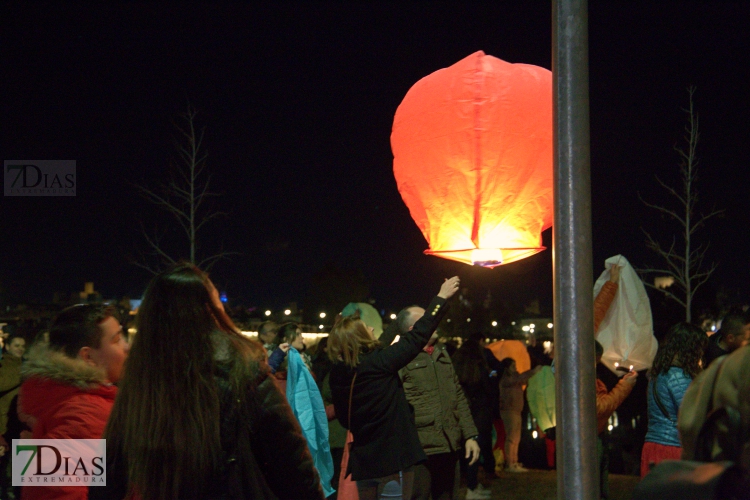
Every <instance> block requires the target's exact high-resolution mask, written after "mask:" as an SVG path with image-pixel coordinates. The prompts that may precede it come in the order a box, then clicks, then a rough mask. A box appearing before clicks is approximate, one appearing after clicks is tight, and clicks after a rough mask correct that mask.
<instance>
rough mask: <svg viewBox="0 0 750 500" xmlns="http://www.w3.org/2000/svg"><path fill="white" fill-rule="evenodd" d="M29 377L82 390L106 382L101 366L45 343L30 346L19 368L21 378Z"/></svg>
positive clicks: (105, 375)
mask: <svg viewBox="0 0 750 500" xmlns="http://www.w3.org/2000/svg"><path fill="white" fill-rule="evenodd" d="M31 377H40V378H46V379H50V380H54V381H56V382H60V383H62V384H65V385H72V386H74V387H77V388H79V389H84V390H85V389H93V388H96V387H97V386H100V385H102V384H106V383H107V374H106V372H105V371H104V370H103V369H102V368H99V367H96V366H91V365H89V364H88V363H86V362H85V361H84V360H82V359H78V358H70V357H68V356H66V355H65V354H63V353H62V352H59V351H54V350H52V349H50V348H48V347H47V346H45V345H36V346H34V347H32V348H31V350H30V351H29V356H28V360H27V361H26V362H25V363H24V365H23V367H22V368H21V378H22V380H28V379H29V378H31Z"/></svg>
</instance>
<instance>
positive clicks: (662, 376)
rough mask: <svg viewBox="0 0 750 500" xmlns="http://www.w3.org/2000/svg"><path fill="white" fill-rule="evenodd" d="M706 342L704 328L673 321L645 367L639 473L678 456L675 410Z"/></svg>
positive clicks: (645, 472) (678, 437)
mask: <svg viewBox="0 0 750 500" xmlns="http://www.w3.org/2000/svg"><path fill="white" fill-rule="evenodd" d="M707 344H708V336H707V335H706V333H705V332H704V331H702V330H701V329H700V328H698V327H697V326H695V325H691V324H690V323H677V324H676V325H674V326H673V327H672V328H670V330H669V332H668V333H667V336H666V337H665V338H664V340H663V341H662V342H661V343H660V344H659V349H658V350H657V351H656V357H655V358H654V363H653V364H652V365H651V370H649V384H648V400H647V401H648V431H646V441H645V443H644V444H643V451H642V453H641V477H643V476H645V475H646V474H648V471H649V470H651V467H653V466H654V465H656V464H658V463H659V462H661V461H662V460H667V459H675V460H679V459H680V454H681V452H682V447H681V445H680V435H679V433H678V431H677V413H678V411H679V409H680V405H681V404H682V398H683V396H684V395H685V391H687V388H688V386H689V385H690V382H692V381H693V379H694V378H695V377H696V376H697V375H698V374H699V373H700V371H701V369H702V367H701V357H702V356H703V351H704V350H705V348H706V345H707Z"/></svg>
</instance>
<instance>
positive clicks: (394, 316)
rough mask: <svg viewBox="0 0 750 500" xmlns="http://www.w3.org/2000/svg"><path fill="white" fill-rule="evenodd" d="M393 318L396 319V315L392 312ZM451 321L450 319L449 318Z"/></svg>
mask: <svg viewBox="0 0 750 500" xmlns="http://www.w3.org/2000/svg"><path fill="white" fill-rule="evenodd" d="M391 319H396V315H395V314H394V313H391ZM448 321H450V320H448Z"/></svg>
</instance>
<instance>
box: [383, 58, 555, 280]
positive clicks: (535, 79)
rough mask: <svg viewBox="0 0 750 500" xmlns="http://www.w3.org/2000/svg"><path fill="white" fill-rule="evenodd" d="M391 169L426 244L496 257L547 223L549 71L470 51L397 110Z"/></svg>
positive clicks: (528, 240)
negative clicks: (468, 54)
mask: <svg viewBox="0 0 750 500" xmlns="http://www.w3.org/2000/svg"><path fill="white" fill-rule="evenodd" d="M391 147H392V149H393V156H394V159H393V172H394V175H395V176H396V182H397V184H398V190H399V192H400V193H401V197H402V198H403V199H404V202H405V203H406V206H407V207H408V208H409V211H410V212H411V216H412V218H413V219H414V221H415V222H416V223H417V226H419V229H420V230H421V231H422V234H424V237H425V239H427V242H428V244H429V246H430V248H429V250H426V251H425V253H426V254H430V255H436V256H438V257H443V258H446V259H451V260H457V261H459V262H464V263H467V264H477V265H481V266H485V267H495V266H498V265H500V264H507V263H509V262H513V261H516V260H519V259H523V258H524V257H528V256H530V255H533V254H535V253H537V252H540V251H542V250H544V247H543V246H542V241H541V232H542V231H544V230H545V229H547V228H549V227H551V226H552V215H553V214H552V209H553V207H552V74H551V73H550V72H549V70H546V69H544V68H540V67H538V66H531V65H527V64H510V63H507V62H505V61H502V60H500V59H497V58H496V57H492V56H488V55H485V54H484V52H481V51H480V52H476V53H474V54H472V55H470V56H469V57H467V58H465V59H463V60H461V61H459V62H457V63H456V64H454V65H453V66H450V67H448V68H444V69H441V70H438V71H436V72H435V73H432V74H431V75H428V76H426V77H425V78H422V79H421V80H419V81H418V82H417V83H416V84H414V86H413V87H412V88H411V89H410V90H409V92H407V94H406V96H405V97H404V100H403V101H402V102H401V104H400V105H399V107H398V109H397V110H396V116H395V118H394V121H393V133H392V134H391Z"/></svg>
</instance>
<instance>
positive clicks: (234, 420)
mask: <svg viewBox="0 0 750 500" xmlns="http://www.w3.org/2000/svg"><path fill="white" fill-rule="evenodd" d="M137 327H138V333H137V334H136V336H135V339H134V341H133V344H132V348H131V350H130V357H129V359H128V361H127V364H126V367H125V373H124V376H123V378H122V380H121V382H120V388H119V393H118V396H117V400H116V401H115V404H114V407H113V409H112V414H111V417H110V420H109V423H108V424H107V429H106V431H105V435H104V437H105V439H106V440H107V476H108V477H107V487H97V488H91V489H90V495H91V497H92V498H94V497H95V496H100V495H101V496H100V498H124V497H128V498H139V499H143V500H151V499H178V498H179V499H184V498H196V499H204V498H293V499H303V498H314V499H320V498H322V497H323V495H322V492H321V489H320V481H319V479H318V475H317V473H316V472H315V469H314V467H313V462H312V458H311V456H310V452H309V451H308V449H307V446H306V443H305V440H304V438H303V436H302V433H301V429H300V427H299V424H298V423H297V421H296V419H295V418H294V416H293V415H292V413H291V410H290V408H289V405H288V404H287V403H286V400H285V399H284V397H283V396H282V395H281V393H279V391H278V389H277V388H276V386H275V385H274V383H273V381H272V379H270V378H269V377H268V376H267V370H268V369H267V366H266V365H265V364H264V363H263V360H264V353H263V347H262V346H261V345H260V344H258V343H257V342H254V341H251V340H249V339H247V338H245V337H243V336H242V334H240V333H239V331H238V330H237V328H236V327H235V326H234V324H233V323H232V321H231V320H230V319H229V317H228V316H227V315H226V313H225V312H224V308H223V305H222V303H221V301H220V300H219V296H218V292H217V291H216V288H215V287H214V285H213V283H211V281H210V280H209V279H208V276H207V275H206V274H205V273H203V272H201V271H200V270H199V269H198V268H196V267H195V266H193V265H191V264H177V265H174V266H172V267H171V268H170V269H168V270H167V271H165V272H163V273H161V274H159V275H158V276H156V277H155V278H154V279H153V280H152V281H151V283H150V284H149V286H148V288H147V289H146V293H145V295H144V298H143V302H142V304H141V306H140V308H139V310H138V317H137ZM282 464H283V467H282V466H281V465H282ZM290 470H292V471H294V473H293V474H289V473H288V471H290Z"/></svg>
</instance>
